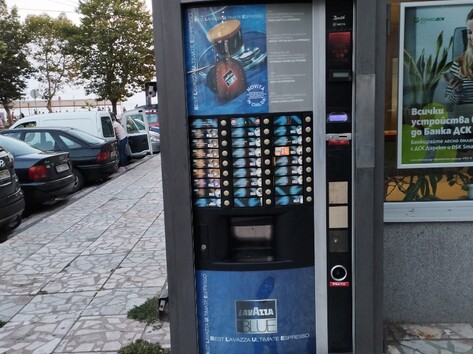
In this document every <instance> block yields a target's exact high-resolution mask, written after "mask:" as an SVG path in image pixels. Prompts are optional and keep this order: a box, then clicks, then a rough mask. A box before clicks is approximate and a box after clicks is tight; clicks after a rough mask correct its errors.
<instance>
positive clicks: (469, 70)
mask: <svg viewBox="0 0 473 354" xmlns="http://www.w3.org/2000/svg"><path fill="white" fill-rule="evenodd" d="M472 33H473V1H471V0H470V1H429V2H415V3H403V4H401V21H400V41H399V43H400V46H399V47H400V51H399V94H398V167H399V168H414V167H415V168H429V167H447V166H449V167H450V166H451V167H454V166H472V165H473V131H472V130H473V34H472Z"/></svg>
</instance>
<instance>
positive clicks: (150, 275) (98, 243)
mask: <svg viewBox="0 0 473 354" xmlns="http://www.w3.org/2000/svg"><path fill="white" fill-rule="evenodd" d="M165 280H166V253H165V241H164V215H163V202H162V177H161V157H160V155H154V156H149V157H146V158H145V160H143V161H140V162H139V163H137V164H136V165H132V166H131V168H130V169H129V170H128V171H127V172H124V173H122V174H120V175H117V176H116V177H114V178H113V179H112V180H110V181H109V182H107V183H105V184H103V185H102V186H100V187H98V188H97V189H95V190H94V191H92V192H91V193H89V194H87V195H85V196H84V197H82V198H80V199H78V200H77V201H75V202H74V203H71V204H68V205H66V206H65V207H64V208H63V209H61V210H59V211H57V212H56V213H54V214H52V215H50V216H49V217H47V218H44V219H42V220H41V221H39V222H38V223H37V224H35V225H33V226H32V227H30V228H28V229H25V230H23V231H21V232H20V233H18V234H16V235H15V236H14V237H13V238H11V239H9V240H8V241H6V242H4V243H2V244H0V320H2V321H5V322H7V324H6V325H5V326H4V327H3V328H1V329H0V353H15V354H16V353H18V354H19V353H35V354H40V353H63V354H64V353H82V354H86V353H107V354H111V353H116V352H117V351H118V350H119V349H120V348H121V347H123V346H125V345H127V344H129V343H130V342H132V341H134V340H136V339H139V338H142V339H145V340H148V341H152V342H159V343H161V345H162V346H163V347H169V346H170V334H169V323H166V322H165V323H164V325H163V326H162V327H161V328H159V329H158V328H155V326H153V325H150V326H146V325H145V324H143V323H141V322H138V321H135V320H131V319H127V312H128V310H130V309H132V308H133V307H134V306H139V305H141V304H143V303H144V302H145V301H146V300H147V299H149V298H151V297H153V296H157V295H159V293H160V291H161V289H162V287H163V285H164V282H165Z"/></svg>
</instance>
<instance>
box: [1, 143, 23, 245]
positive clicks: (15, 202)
mask: <svg viewBox="0 0 473 354" xmlns="http://www.w3.org/2000/svg"><path fill="white" fill-rule="evenodd" d="M13 164H14V162H13V155H12V154H10V153H9V152H8V151H7V150H5V149H4V148H3V147H2V146H0V231H2V230H5V229H10V230H11V229H13V228H15V227H17V226H18V225H19V224H20V223H21V215H22V213H23V210H24V209H25V199H24V198H23V191H22V190H21V188H20V183H19V181H18V177H17V175H16V173H15V170H14V168H13ZM1 238H2V237H1V236H0V239H1Z"/></svg>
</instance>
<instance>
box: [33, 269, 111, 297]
mask: <svg viewBox="0 0 473 354" xmlns="http://www.w3.org/2000/svg"><path fill="white" fill-rule="evenodd" d="M110 275H111V271H110V270H103V271H102V272H96V271H93V270H91V271H86V272H83V273H82V272H68V271H64V272H60V273H58V274H56V275H55V276H54V277H53V278H52V279H51V280H50V281H49V282H48V284H46V285H45V286H44V287H43V289H42V291H45V292H48V293H72V292H77V291H98V290H100V289H101V288H102V286H103V284H105V282H106V281H107V279H108V278H109V277H110Z"/></svg>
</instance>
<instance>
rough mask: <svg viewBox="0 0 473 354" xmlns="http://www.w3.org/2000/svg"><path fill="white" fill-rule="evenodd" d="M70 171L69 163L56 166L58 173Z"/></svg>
mask: <svg viewBox="0 0 473 354" xmlns="http://www.w3.org/2000/svg"><path fill="white" fill-rule="evenodd" d="M68 169H69V165H68V164H67V163H63V164H61V165H57V166H56V171H57V172H58V173H60V172H64V171H67V170H68Z"/></svg>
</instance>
